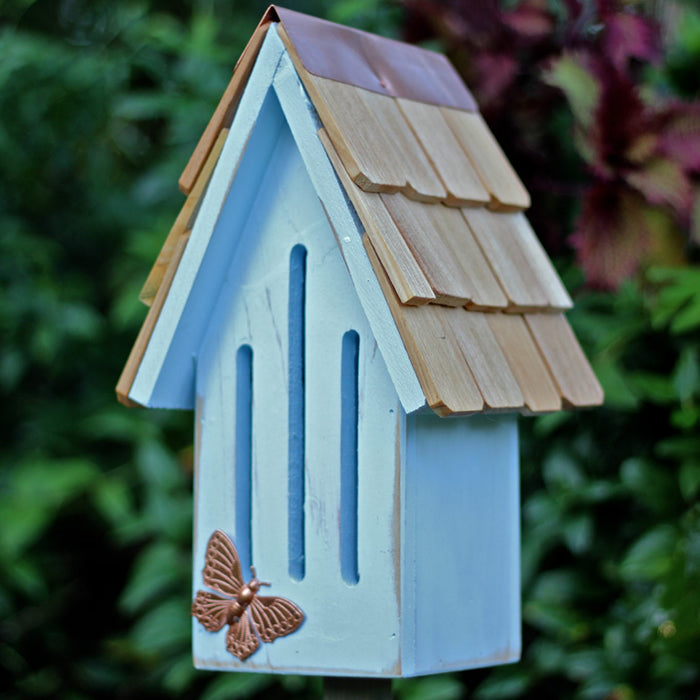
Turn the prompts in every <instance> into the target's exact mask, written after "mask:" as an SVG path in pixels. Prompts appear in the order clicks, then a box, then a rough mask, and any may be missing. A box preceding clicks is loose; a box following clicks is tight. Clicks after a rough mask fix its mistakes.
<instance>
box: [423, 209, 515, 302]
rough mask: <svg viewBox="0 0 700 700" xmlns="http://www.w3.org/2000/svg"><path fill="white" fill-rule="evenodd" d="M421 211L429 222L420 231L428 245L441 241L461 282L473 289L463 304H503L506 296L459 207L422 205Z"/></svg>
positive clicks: (437, 243)
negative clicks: (457, 270) (457, 268)
mask: <svg viewBox="0 0 700 700" xmlns="http://www.w3.org/2000/svg"><path fill="white" fill-rule="evenodd" d="M423 211H424V214H425V216H426V218H427V219H428V221H429V222H430V227H429V228H428V229H427V230H425V231H424V233H423V235H424V236H425V237H426V238H427V239H428V242H429V244H430V245H440V246H441V247H442V248H443V250H444V254H445V255H447V256H449V257H451V258H452V259H454V261H455V264H456V265H457V266H458V267H459V269H460V271H461V274H462V279H463V280H464V283H465V284H468V285H469V286H470V288H471V290H472V293H471V297H470V299H469V301H468V302H467V304H466V305H467V306H468V307H470V308H476V309H503V308H505V307H506V306H507V305H508V299H507V298H506V296H505V294H504V293H503V290H502V289H501V286H500V285H499V283H498V280H497V279H496V277H495V275H494V273H493V270H492V269H491V266H490V265H489V263H488V261H487V260H486V258H485V257H484V254H483V252H482V250H481V248H480V247H479V245H478V243H477V242H476V240H475V238H474V235H473V233H472V231H471V229H470V228H469V226H468V225H466V222H465V220H464V217H463V216H462V215H461V213H460V210H459V209H456V208H454V207H447V206H443V205H436V206H427V207H426V206H424V207H423ZM445 283H447V280H445Z"/></svg>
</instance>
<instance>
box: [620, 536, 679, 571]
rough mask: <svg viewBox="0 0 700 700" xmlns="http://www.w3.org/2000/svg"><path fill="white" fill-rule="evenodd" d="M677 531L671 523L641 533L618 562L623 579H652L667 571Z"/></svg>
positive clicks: (669, 566)
mask: <svg viewBox="0 0 700 700" xmlns="http://www.w3.org/2000/svg"><path fill="white" fill-rule="evenodd" d="M677 540H678V533H677V532H676V530H675V528H673V527H672V526H671V525H659V526H657V527H656V528H654V529H653V530H651V531H650V532H647V533H645V534H643V535H642V536H641V537H640V538H639V539H638V540H637V541H636V542H635V543H634V544H633V545H632V546H631V547H630V548H629V549H628V551H627V554H626V555H625V557H624V559H623V560H622V562H621V563H620V574H621V576H622V578H623V579H625V580H627V581H633V580H635V579H642V580H647V581H653V580H656V579H658V578H660V577H661V576H663V575H665V574H666V573H668V571H669V570H670V568H671V560H672V557H673V552H674V549H675V546H676V542H677Z"/></svg>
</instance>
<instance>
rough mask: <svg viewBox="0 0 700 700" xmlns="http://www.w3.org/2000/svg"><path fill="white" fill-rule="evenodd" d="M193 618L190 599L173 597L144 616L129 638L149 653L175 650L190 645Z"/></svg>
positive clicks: (137, 647) (158, 653) (163, 652)
mask: <svg viewBox="0 0 700 700" xmlns="http://www.w3.org/2000/svg"><path fill="white" fill-rule="evenodd" d="M191 620H192V617H191V615H190V605H189V601H188V600H186V599H182V598H170V599H167V600H165V601H163V602H162V603H161V604H160V605H158V606H157V607H155V608H154V609H153V610H151V611H150V612H149V613H147V614H146V615H144V616H143V617H141V618H140V619H139V620H138V622H137V623H136V624H135V625H134V627H133V628H132V630H131V633H130V635H129V638H130V639H131V641H132V642H133V644H134V645H135V647H136V650H137V651H139V652H141V653H143V654H146V655H147V656H156V655H162V654H167V653H172V652H174V651H178V650H181V649H184V648H186V647H188V646H189V643H190V636H191V632H192V623H191Z"/></svg>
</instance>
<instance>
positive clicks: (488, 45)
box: [403, 0, 700, 288]
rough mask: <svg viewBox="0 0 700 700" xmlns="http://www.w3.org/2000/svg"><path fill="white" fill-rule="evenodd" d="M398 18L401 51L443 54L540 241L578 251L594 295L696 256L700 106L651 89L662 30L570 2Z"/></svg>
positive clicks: (617, 10) (410, 0)
mask: <svg viewBox="0 0 700 700" xmlns="http://www.w3.org/2000/svg"><path fill="white" fill-rule="evenodd" d="M403 5H404V7H405V8H406V9H407V20H406V24H405V33H406V38H408V39H409V40H414V41H418V40H424V39H428V38H438V39H440V40H441V41H442V42H443V43H444V44H445V45H446V47H447V50H448V53H449V54H450V56H451V58H452V59H453V61H454V62H455V64H456V66H457V68H458V69H459V70H460V71H461V72H462V74H463V75H464V77H465V80H466V81H467V84H468V85H469V86H470V88H471V89H472V91H473V92H474V94H475V97H476V99H477V101H478V103H479V105H480V107H481V110H482V112H483V113H484V116H485V117H486V119H487V120H488V121H489V123H490V124H491V126H492V128H493V130H494V131H495V132H496V135H497V137H498V139H499V141H500V142H501V143H502V144H503V146H504V149H505V150H506V152H507V153H508V155H509V156H510V158H511V160H512V161H513V162H514V165H515V167H516V169H517V170H518V172H519V173H520V174H521V176H522V177H523V179H524V180H525V182H526V185H527V186H528V187H529V189H530V190H531V192H532V194H533V209H532V211H531V213H530V216H531V218H532V219H533V223H534V224H535V228H536V230H538V231H539V232H540V235H542V237H543V241H544V243H545V245H547V247H548V248H549V249H550V250H552V251H554V252H556V251H557V250H561V247H562V243H563V241H566V242H567V243H568V244H569V245H571V246H572V247H573V248H574V250H575V251H576V255H577V259H578V262H579V264H580V265H581V267H582V269H583V271H584V273H585V276H586V280H587V282H588V283H589V284H590V285H592V286H597V287H603V288H614V287H616V286H618V285H619V284H620V283H621V282H622V281H623V280H624V279H625V278H627V277H629V276H631V275H633V274H635V273H636V272H637V270H638V269H639V268H640V266H642V265H646V264H648V263H650V262H654V261H656V262H663V263H666V264H668V263H676V262H680V261H682V260H683V259H684V252H685V249H686V247H687V246H688V244H692V243H698V242H700V241H698V240H696V236H694V235H693V233H692V232H693V231H694V230H697V228H698V221H696V220H695V218H696V217H697V218H700V216H698V210H699V209H700V207H699V206H698V203H699V202H700V188H699V187H698V184H697V182H696V180H697V178H696V176H697V175H698V174H700V103H698V102H694V103H689V102H682V101H681V100H678V99H669V98H668V97H663V98H662V97H661V96H660V95H658V94H655V92H654V91H653V90H652V88H651V86H649V85H647V84H645V82H644V80H643V76H644V72H643V69H644V68H645V67H647V66H649V65H651V64H654V63H656V62H658V61H659V60H660V59H661V58H662V55H663V52H662V46H661V42H660V31H659V27H658V25H657V23H656V22H655V21H653V20H652V19H650V18H648V17H643V16H641V15H638V14H634V13H633V12H632V11H631V10H630V9H629V8H628V7H627V6H626V5H625V3H623V2H621V1H620V0H596V2H594V3H586V2H583V0H565V1H564V2H563V3H562V5H561V6H560V8H559V10H560V11H559V13H558V14H555V13H554V12H553V11H551V10H550V9H548V8H549V7H550V6H549V5H547V4H546V3H545V2H544V1H543V0H523V1H522V2H520V3H519V4H517V5H516V6H515V7H514V8H512V9H506V8H504V7H503V6H502V4H501V3H500V2H498V1H497V0H487V1H482V2H479V3H475V2H470V0H404V1H403ZM563 97H564V98H565V99H566V102H564V100H563V99H562V98H563ZM563 109H564V110H565V111H562V110H563ZM562 115H564V116H562ZM566 115H568V116H566ZM562 119H565V124H567V125H568V126H569V128H568V129H562V128H561V122H562ZM572 204H575V205H576V206H575V207H574V211H575V212H576V213H575V215H574V216H575V220H574V221H573V222H572V221H571V216H572V214H571V212H572V206H571V205H572ZM694 212H695V213H694Z"/></svg>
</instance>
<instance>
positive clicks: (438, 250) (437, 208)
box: [382, 194, 508, 309]
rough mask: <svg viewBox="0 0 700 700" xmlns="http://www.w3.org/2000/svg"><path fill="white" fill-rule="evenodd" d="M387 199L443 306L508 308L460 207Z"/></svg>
mask: <svg viewBox="0 0 700 700" xmlns="http://www.w3.org/2000/svg"><path fill="white" fill-rule="evenodd" d="M382 200H383V202H384V204H385V205H386V207H387V209H388V210H389V212H390V213H391V216H392V218H393V219H394V221H395V223H396V225H397V227H398V229H399V231H401V235H402V236H403V237H404V239H405V240H406V243H407V244H408V246H409V248H410V249H411V251H412V253H413V255H414V256H415V258H416V260H417V261H418V264H419V265H420V266H421V268H422V269H423V271H424V272H425V275H426V277H427V278H428V280H429V281H430V284H431V286H432V288H433V292H434V293H435V300H436V302H437V303H440V304H445V305H447V306H467V305H468V306H474V307H477V308H497V309H501V308H505V307H506V306H507V305H508V300H507V299H506V297H505V295H504V293H503V291H502V290H501V289H500V287H499V285H498V282H497V281H496V278H495V277H494V275H493V272H492V271H491V269H490V267H489V265H488V263H487V262H486V259H485V258H484V255H483V253H482V252H481V250H480V249H479V246H478V245H477V243H476V241H475V240H474V237H473V235H472V233H471V231H470V230H469V227H468V226H467V224H466V222H465V221H464V219H463V218H462V215H461V214H460V212H459V210H458V209H455V208H453V207H446V206H443V205H441V204H437V205H425V204H422V203H420V202H414V201H412V200H409V199H407V198H406V197H403V196H402V195H401V194H395V195H382Z"/></svg>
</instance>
